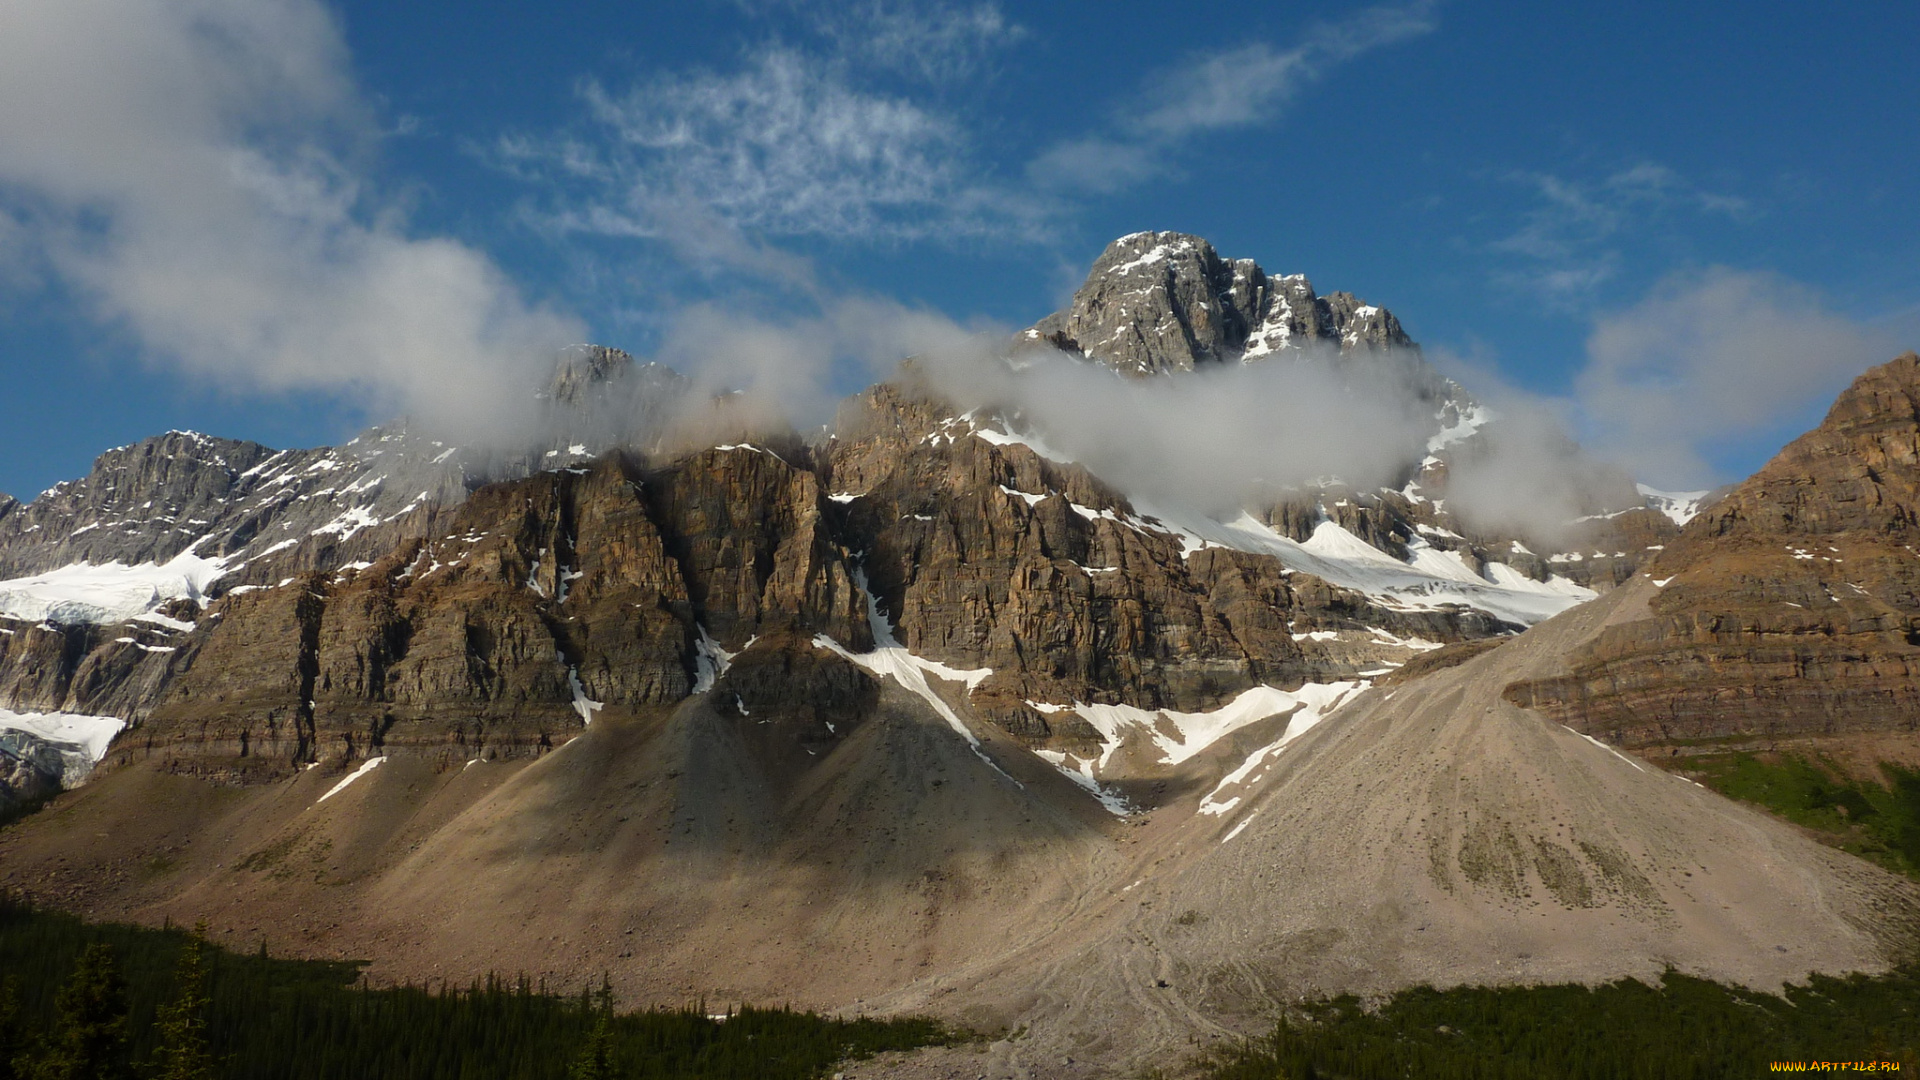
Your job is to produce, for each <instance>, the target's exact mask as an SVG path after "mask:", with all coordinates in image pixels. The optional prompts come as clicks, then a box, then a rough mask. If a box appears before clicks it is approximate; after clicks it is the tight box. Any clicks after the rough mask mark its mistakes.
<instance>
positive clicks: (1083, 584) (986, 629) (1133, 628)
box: [827, 386, 1501, 741]
mask: <svg viewBox="0 0 1920 1080" xmlns="http://www.w3.org/2000/svg"><path fill="white" fill-rule="evenodd" d="M838 430H839V431H840V432H841V435H840V437H838V438H836V439H835V440H833V441H832V442H831V443H830V444H829V447H828V450H827V466H828V470H829V475H830V477H831V486H832V487H833V488H835V489H836V491H835V493H834V495H833V496H832V498H833V499H834V500H835V501H837V502H841V503H843V504H844V505H845V506H846V529H847V531H848V533H849V535H850V536H851V537H853V538H854V539H853V540H850V542H849V543H850V545H857V546H858V547H859V550H861V551H862V552H863V564H862V565H863V569H864V572H865V574H866V578H867V583H868V585H869V587H870V588H871V589H872V590H873V594H874V596H875V597H876V599H877V603H878V605H879V607H880V610H881V611H882V612H883V613H884V614H885V615H886V616H887V617H888V618H889V620H890V621H891V623H892V624H893V625H894V627H895V633H896V635H897V636H898V638H899V640H900V642H901V644H903V645H905V646H906V647H907V648H909V649H910V650H912V651H913V652H915V653H916V654H918V655H921V656H925V657H928V658H930V659H935V660H939V661H941V662H944V663H947V664H949V665H952V666H954V667H958V668H966V669H979V668H991V669H992V670H993V675H992V676H991V677H989V678H988V679H987V680H986V681H985V682H984V683H983V684H982V685H981V686H980V687H979V689H978V690H977V692H976V693H975V695H974V697H973V705H974V707H975V709H976V711H979V712H981V713H983V714H985V715H987V716H989V717H991V718H993V719H994V720H995V721H997V722H998V723H1000V724H1001V725H1002V726H1003V727H1005V728H1006V729H1007V730H1009V731H1011V732H1013V733H1014V734H1016V735H1019V736H1021V737H1023V738H1027V739H1030V740H1035V741H1047V740H1049V739H1051V738H1053V737H1054V736H1056V735H1060V736H1062V737H1065V738H1074V737H1078V736H1083V735H1085V734H1087V733H1086V732H1077V731H1072V730H1069V731H1062V732H1056V731H1055V730H1054V724H1055V723H1056V721H1055V720H1050V719H1049V718H1047V717H1046V716H1044V715H1042V714H1041V713H1039V712H1037V711H1035V710H1033V709H1031V708H1029V707H1028V706H1027V704H1026V702H1028V701H1041V702H1051V703H1067V702H1072V701H1076V700H1079V701H1088V702H1105V703H1126V704H1132V705H1137V706H1140V707H1143V708H1162V707H1165V708H1175V709H1181V710H1200V709H1211V708H1215V707H1217V706H1219V705H1220V704H1222V703H1224V702H1225V701H1227V700H1230V699H1231V698H1232V697H1234V696H1235V695H1236V694H1238V693H1240V692H1241V691H1243V690H1246V689H1248V688H1249V687H1251V686H1253V685H1255V684H1257V683H1269V684H1272V685H1276V686H1282V687H1297V686H1299V685H1300V684H1301V683H1302V682H1305V681H1309V680H1330V679H1337V678H1353V677H1355V676H1356V675H1357V674H1358V673H1359V672H1360V671H1361V670H1363V669H1367V668H1371V667H1374V666H1376V665H1377V664H1378V662H1379V661H1380V660H1381V659H1382V658H1383V657H1384V656H1386V655H1389V651H1388V650H1384V649H1383V648H1382V647H1380V646H1379V645H1378V643H1377V642H1375V641H1371V640H1369V641H1366V642H1361V643H1357V644H1356V643H1352V642H1349V643H1344V644H1343V643H1338V642H1327V641H1321V640H1311V635H1312V632H1314V631H1333V632H1338V631H1351V632H1355V633H1356V635H1357V636H1359V637H1362V638H1364V637H1366V636H1367V630H1368V628H1373V627H1377V628H1382V629H1385V630H1388V631H1390V632H1392V633H1394V634H1398V635H1402V636H1426V637H1430V638H1437V639H1439V640H1458V639H1461V638H1468V637H1481V636H1486V635H1488V634H1492V633H1497V632H1499V631H1500V630H1501V627H1500V625H1499V624H1498V623H1496V622H1495V621H1494V620H1492V619H1491V618H1489V617H1487V616H1485V615H1484V614H1482V613H1479V612H1472V611H1464V610H1461V611H1418V612H1407V611H1398V610H1390V609H1387V608H1385V607H1383V606H1381V605H1379V604H1376V603H1374V602H1373V601H1372V600H1371V599H1369V598H1368V597H1366V596H1364V595H1362V594H1360V593H1357V592H1354V591H1351V590H1348V589H1342V588H1339V587H1337V586H1334V585H1331V584H1329V583H1327V582H1325V581H1323V580H1321V579H1319V578H1316V577H1313V576H1312V575H1309V574H1304V573H1295V572H1293V571H1290V570H1287V569H1286V568H1285V567H1283V566H1282V565H1281V564H1280V562H1279V561H1278V560H1277V559H1274V558H1272V557H1270V556H1266V555H1255V554H1249V553H1246V552H1239V551H1230V550H1226V549H1219V548H1207V549H1203V550H1198V551H1192V552H1188V551H1186V550H1185V544H1184V543H1183V540H1182V538H1181V537H1180V536H1178V535H1176V534H1175V533H1173V532H1172V531H1171V530H1169V529H1167V528H1166V527H1164V526H1163V525H1161V524H1160V523H1158V522H1156V521H1153V520H1151V519H1145V518H1142V517H1140V516H1139V515H1138V514H1137V513H1136V512H1135V511H1134V509H1133V507H1132V506H1131V505H1129V504H1128V502H1127V501H1126V500H1125V499H1124V498H1123V497H1121V496H1120V495H1119V494H1118V493H1117V492H1115V491H1113V490H1111V489H1109V488H1107V487H1106V486H1105V485H1104V484H1102V483H1101V482H1100V481H1099V480H1098V479H1096V478H1095V477H1093V476H1092V475H1091V474H1089V473H1088V472H1087V471H1086V470H1085V469H1083V468H1080V467H1079V466H1076V465H1067V464H1061V463H1058V462H1055V461H1051V460H1049V459H1047V458H1044V457H1041V456H1040V455H1039V454H1037V453H1035V452H1034V451H1033V450H1032V449H1031V448H1030V447H1028V446H1025V445H1022V444H1019V443H1015V442H1010V441H1008V440H1007V439H1006V438H1005V437H1004V436H1002V437H999V438H987V437H982V436H981V435H980V434H978V433H977V431H976V429H975V428H974V426H973V425H972V424H971V423H970V422H968V421H965V420H960V419H956V418H953V417H952V416H951V414H950V413H948V412H945V411H943V410H942V409H941V408H940V407H939V406H938V404H937V403H934V402H931V401H928V400H926V399H923V398H919V397H916V396H915V395H914V394H912V393H909V392H907V391H903V390H901V389H900V388H898V387H894V386H880V387H876V388H874V389H873V390H870V391H868V392H867V393H865V394H863V395H861V396H860V397H859V398H857V399H855V400H854V401H853V402H851V403H850V404H849V405H848V406H847V408H846V409H845V410H844V411H843V413H842V416H841V422H840V424H839V425H838ZM989 434H992V433H989ZM1323 636H1324V637H1329V638H1330V637H1333V636H1334V635H1333V634H1332V633H1328V634H1325V635H1323ZM1301 639H1308V640H1301ZM1401 658H1404V657H1401ZM1068 723H1069V724H1070V725H1076V726H1077V725H1078V724H1079V723H1080V722H1079V721H1078V720H1077V719H1072V720H1069V721H1068Z"/></svg>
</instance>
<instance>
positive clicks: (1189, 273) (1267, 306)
mask: <svg viewBox="0 0 1920 1080" xmlns="http://www.w3.org/2000/svg"><path fill="white" fill-rule="evenodd" d="M1025 336H1026V338H1027V339H1028V340H1032V341H1041V340H1044V341H1049V342H1051V343H1052V344H1054V345H1056V346H1058V347H1060V348H1063V349H1067V350H1070V351H1077V352H1080V353H1083V354H1085V355H1087V356H1089V357H1092V358H1094V359H1096V360H1099V361H1100V362H1102V363H1105V364H1108V365H1110V366H1112V367H1114V368H1115V369H1117V370H1119V371H1121V372H1123V373H1125V374H1129V375H1154V374H1159V373H1161V372H1166V371H1191V370H1193V369H1194V368H1195V367H1196V366H1200V365H1205V364H1209V363H1223V362H1230V361H1236V360H1253V359H1256V358H1258V357H1262V356H1266V355H1268V354H1271V353H1275V352H1281V351H1285V350H1304V349H1308V348H1313V347H1328V348H1332V349H1336V350H1338V351H1341V352H1348V351H1352V350H1355V349H1366V350H1375V349H1386V348H1407V349H1412V348H1416V347H1417V346H1415V345H1414V343H1413V340H1412V339H1411V338H1409V337H1407V335H1406V332H1405V331H1404V330H1403V329H1402V328H1401V326H1400V320H1398V319H1396V318H1394V316H1393V314H1392V313H1391V312H1389V311H1387V310H1386V309H1385V308H1382V307H1377V306H1375V305H1372V304H1366V303H1363V302H1362V301H1361V300H1360V299H1359V298H1357V297H1355V296H1354V295H1353V294H1352V293H1346V292H1335V293H1330V294H1328V295H1326V296H1320V295H1318V294H1317V293H1315V292H1314V289H1313V284H1312V282H1310V281H1308V280H1307V278H1306V276H1305V275H1302V274H1292V275H1288V276H1285V277H1272V276H1269V275H1268V274H1267V272H1266V271H1265V270H1263V269H1262V268H1261V267H1260V264H1259V263H1256V262H1254V261H1253V260H1252V259H1232V260H1229V259H1225V258H1222V257H1221V255H1220V253H1219V252H1217V251H1216V250H1214V247H1213V245H1212V244H1211V243H1209V242H1208V241H1207V240H1205V239H1203V238H1201V237H1198V236H1191V235H1188V234H1186V233H1177V232H1138V233H1133V234H1131V235H1128V236H1123V237H1121V238H1120V239H1118V240H1115V241H1114V242H1113V243H1111V244H1108V245H1107V248H1106V250H1105V251H1103V252H1101V253H1100V257H1099V258H1098V259H1095V260H1094V263H1093V268H1092V269H1091V270H1090V271H1089V272H1088V274H1087V280H1086V283H1085V284H1083V285H1082V286H1081V287H1080V289H1079V291H1078V292H1076V293H1074V296H1073V301H1072V303H1070V304H1069V305H1068V306H1067V309H1066V310H1065V311H1060V312H1056V313H1054V314H1053V315H1049V316H1047V317H1046V318H1045V319H1042V320H1041V321H1040V322H1039V323H1037V324H1035V325H1034V327H1033V328H1032V329H1030V330H1028V331H1027V332H1026V335H1025Z"/></svg>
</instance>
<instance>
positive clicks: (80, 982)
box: [19, 942, 127, 1080]
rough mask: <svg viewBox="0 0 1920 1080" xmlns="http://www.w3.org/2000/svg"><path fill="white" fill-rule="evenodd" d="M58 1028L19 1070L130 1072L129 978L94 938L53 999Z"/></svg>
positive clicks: (84, 1075) (81, 1074) (55, 1078)
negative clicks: (128, 1060)
mask: <svg viewBox="0 0 1920 1080" xmlns="http://www.w3.org/2000/svg"><path fill="white" fill-rule="evenodd" d="M53 1004H54V1011H55V1018H54V1023H53V1032H52V1033H51V1034H50V1035H49V1036H48V1037H47V1038H46V1039H45V1040H44V1041H43V1043H42V1045H41V1051H40V1053H39V1054H38V1055H35V1056H34V1057H33V1058H31V1059H29V1060H28V1061H27V1062H26V1066H25V1068H22V1069H20V1070H19V1071H20V1073H21V1076H22V1077H23V1078H24V1080H121V1078H123V1077H125V1076H126V1075H127V1064H126V1053H127V982H126V980H125V979H124V978H122V977H121V975H120V967H119V965H118V964H116V963H114V959H113V950H112V949H111V948H109V947H108V946H107V944H106V943H105V942H95V943H93V944H92V945H89V946H87V949H86V951H85V952H83V953H81V954H80V962H79V963H78V964H76V965H75V966H74V969H73V978H71V979H69V980H68V981H67V985H65V986H63V987H61V988H60V993H59V994H58V995H57V996H56V997H55V998H54V1002H53Z"/></svg>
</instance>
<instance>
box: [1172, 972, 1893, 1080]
mask: <svg viewBox="0 0 1920 1080" xmlns="http://www.w3.org/2000/svg"><path fill="white" fill-rule="evenodd" d="M1916 1047H1920V971H1916V970H1913V969H1908V970H1903V971H1899V972H1895V973H1894V974H1891V975H1885V976H1879V977H1875V978H1868V977H1865V976H1853V977H1850V978H1844V979H1837V978H1825V977H1818V976H1816V977H1814V978H1813V979H1812V980H1811V981H1810V983H1809V984H1808V985H1807V986H1806V987H1788V988H1787V990H1786V993H1785V994H1784V995H1783V996H1774V995H1770V994H1761V993H1756V992H1753V991H1750V990H1743V989H1738V988H1734V987H1728V986H1722V985H1720V984H1719V983H1714V982H1709V981H1706V980H1704V979H1694V978H1689V977H1686V976H1683V975H1677V974H1672V973H1669V974H1668V975H1667V976H1666V977H1665V978H1664V979H1662V980H1661V982H1660V984H1659V985H1657V986H1648V985H1646V984H1644V983H1641V982H1637V981H1634V980H1632V979H1623V980H1621V981H1619V982H1615V983H1609V984H1607V985H1604V986H1598V987H1585V986H1572V985H1567V986H1539V987H1509V988H1498V989H1494V988H1486V987H1464V988H1458V989H1453V990H1434V989H1431V988H1427V987H1421V988H1417V989H1413V990H1405V991H1402V992H1400V993H1398V994H1395V995H1394V996H1393V997H1392V998H1390V999H1388V1000H1386V1001H1385V1002H1382V1003H1379V1004H1378V1005H1377V1007H1373V1008H1368V1007H1365V1006H1363V1004H1362V1003H1361V1002H1360V1001H1358V1000H1356V999H1354V998H1352V997H1342V998H1336V999H1333V1000H1327V1001H1319V1002H1314V1003H1311V1004H1308V1005H1305V1006H1303V1007H1302V1008H1301V1010H1300V1012H1299V1014H1298V1015H1296V1016H1294V1017H1291V1018H1289V1019H1287V1020H1285V1021H1283V1022H1282V1023H1280V1024H1279V1025H1278V1026H1277V1027H1276V1028H1275V1029H1274V1032H1273V1033H1272V1034H1271V1035H1269V1036H1268V1037H1266V1038H1264V1039H1260V1040H1256V1041H1254V1042H1252V1043H1249V1044H1247V1045H1245V1046H1242V1047H1239V1048H1237V1049H1235V1050H1232V1051H1229V1052H1226V1053H1223V1054H1218V1055H1216V1056H1214V1057H1213V1058H1212V1059H1210V1060H1209V1061H1207V1062H1206V1070H1205V1075H1206V1076H1208V1077H1210V1078H1211V1080H1256V1078H1257V1080H1305V1078H1308V1077H1318V1078H1321V1080H1387V1078H1394V1080H1400V1078H1404V1077H1410V1076H1411V1077H1422V1078H1431V1080H1446V1078H1473V1080H1509V1078H1511V1080H1522V1078H1524V1080H1542V1078H1566V1080H1585V1078H1594V1080H1599V1078H1602V1077H1636V1078H1647V1080H1664V1078H1669V1077H1671V1078H1674V1080H1681V1078H1688V1080H1695V1078H1699V1080H1706V1078H1712V1077H1753V1076H1759V1075H1763V1074H1765V1073H1767V1072H1769V1071H1770V1066H1771V1063H1773V1062H1788V1061H1827V1062H1834V1061H1845V1062H1866V1061H1873V1062H1899V1063H1900V1064H1901V1070H1900V1071H1901V1072H1903V1073H1911V1072H1912V1071H1913V1070H1914V1068H1915V1067H1916V1061H1917V1060H1920V1059H1917V1058H1916ZM1881 1069H1882V1070H1883V1071H1884V1070H1885V1066H1884V1065H1883V1066H1881Z"/></svg>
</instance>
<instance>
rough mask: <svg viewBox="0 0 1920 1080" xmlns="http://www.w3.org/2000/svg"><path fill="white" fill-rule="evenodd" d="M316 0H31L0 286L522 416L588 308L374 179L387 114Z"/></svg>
mask: <svg viewBox="0 0 1920 1080" xmlns="http://www.w3.org/2000/svg"><path fill="white" fill-rule="evenodd" d="M349 69H350V65H349V63H348V59H347V55H346V49H345V46H344V44H343V42H342V40H341V35H340V30H339V27H338V26H337V25H336V24H335V22H334V21H333V18H332V16H331V15H330V14H329V12H328V11H327V9H326V8H325V7H324V6H323V5H322V4H320V3H318V2H316V0H20V2H17V3H13V4H10V5H9V8H8V15H7V19H6V33H5V34H4V35H0V262H3V265H0V284H4V285H9V286H13V287H26V288H34V287H47V288H55V289H61V290H69V291H72V292H73V293H75V294H77V295H79V296H80V297H82V298H83V302H85V303H86V304H88V305H90V306H91V308H92V309H93V313H94V314H95V316H96V317H97V318H99V319H100V320H101V321H103V322H104V323H106V324H108V325H111V326H114V327H117V328H119V329H121V330H122V331H124V332H125V333H126V334H127V335H128V336H129V337H130V339H131V340H132V341H133V342H134V343H135V344H136V345H137V346H138V347H139V348H140V350H141V351H142V353H143V354H144V356H145V357H146V358H148V359H149V360H151V361H154V362H158V363H164V364H170V365H174V366H177V367H179V368H181V369H183V370H185V371H187V372H189V373H191V374H193V375H196V376H198V377H201V378H204V379H207V380H210V381H212V382H214V383H216V384H221V385H225V386H228V387H230V388H232V389H234V390H236V391H239V392H242V393H246V392H261V391H265V392H278V391H290V390H291V391H311V390H321V391H331V392H338V393H344V394H346V395H348V396H350V397H352V398H354V399H356V400H359V401H362V402H364V403H366V404H367V405H368V406H369V407H370V408H372V409H374V410H376V411H382V412H389V413H398V412H405V413H409V414H412V415H413V416H415V417H416V418H418V419H420V420H422V421H425V422H427V423H430V424H434V425H437V426H439V427H441V428H443V429H445V430H448V431H450V432H475V431H487V430H497V429H499V427H500V426H501V425H503V424H509V423H513V424H518V423H524V422H526V421H527V420H528V419H530V417H529V415H528V414H527V412H526V410H525V408H524V405H523V404H522V403H523V402H524V400H525V399H526V397H527V393H526V388H527V387H529V386H532V385H534V384H535V383H537V382H538V379H539V370H540V366H541V365H543V364H545V363H546V362H548V360H549V359H550V358H551V357H552V356H553V355H554V353H555V352H556V351H557V349H558V348H559V347H560V346H562V345H564V344H566V343H567V342H569V341H574V340H578V337H579V334H580V332H581V331H580V329H579V326H578V324H577V323H576V322H575V321H574V320H572V319H571V318H568V317H566V316H564V315H562V314H559V313H556V312H553V311H549V310H546V309H543V308H541V307H539V306H538V305H534V304H530V303H528V302H527V301H526V300H524V299H523V298H522V297H521V295H520V294H519V292H518V291H517V290H516V289H515V288H514V286H513V284H512V283H511V282H510V281H508V280H507V278H506V276H505V275H504V274H503V273H502V272H501V271H500V269H499V268H498V267H497V266H496V265H495V264H494V263H493V262H492V260H491V259H489V258H488V257H487V256H486V255H485V254H483V253H481V252H478V251H476V250H474V249H472V248H470V247H467V246H466V245H464V244H461V243H459V242H456V241H453V240H448V239H435V238H416V237H414V236H412V235H410V234H409V232H408V230H407V228H406V226H405V223H404V222H403V221H401V220H400V219H399V217H398V215H397V213H396V211H395V210H394V208H393V206H392V205H391V204H390V203H386V202H383V201H382V200H381V199H380V198H379V197H378V196H377V194H376V193H374V192H372V191H370V190H368V187H367V182H366V179H365V175H366V170H365V169H364V167H363V166H364V164H365V162H366V160H367V158H368V156H369V155H371V154H372V153H373V152H374V150H375V149H376V147H375V143H376V142H377V139H378V135H377V131H376V124H375V118H374V117H373V115H372V113H371V110H370V109H369V108H368V107H367V105H366V103H365V102H364V101H363V100H361V98H360V96H359V95H358V92H357V91H356V89H355V87H354V85H353V82H352V79H351V76H350V74H349Z"/></svg>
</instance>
